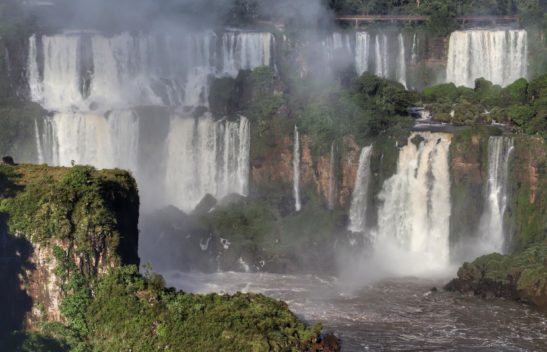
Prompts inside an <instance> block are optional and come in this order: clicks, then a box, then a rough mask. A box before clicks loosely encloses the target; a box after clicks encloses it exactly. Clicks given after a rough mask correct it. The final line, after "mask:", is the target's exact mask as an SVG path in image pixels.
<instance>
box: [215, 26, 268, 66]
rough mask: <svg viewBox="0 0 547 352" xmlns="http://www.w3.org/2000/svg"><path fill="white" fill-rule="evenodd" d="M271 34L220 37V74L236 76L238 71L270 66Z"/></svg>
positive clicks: (238, 33)
mask: <svg viewBox="0 0 547 352" xmlns="http://www.w3.org/2000/svg"><path fill="white" fill-rule="evenodd" d="M272 46H273V35H272V34H271V33H244V32H227V33H224V34H223V36H222V45H221V47H222V73H223V74H225V75H229V76H237V74H238V72H239V70H249V69H253V68H255V67H259V66H270V64H271V60H272V55H271V50H272Z"/></svg>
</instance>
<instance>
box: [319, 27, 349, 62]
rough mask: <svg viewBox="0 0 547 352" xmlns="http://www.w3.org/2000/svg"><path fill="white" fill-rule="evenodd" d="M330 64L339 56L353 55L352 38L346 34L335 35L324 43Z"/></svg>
mask: <svg viewBox="0 0 547 352" xmlns="http://www.w3.org/2000/svg"><path fill="white" fill-rule="evenodd" d="M322 45H323V48H324V50H325V53H326V56H327V60H328V62H333V61H334V60H335V59H336V57H337V55H351V54H352V53H353V45H352V43H351V39H350V36H349V35H348V34H345V33H337V32H336V33H333V34H332V35H331V36H329V37H327V38H326V39H325V40H323V41H322Z"/></svg>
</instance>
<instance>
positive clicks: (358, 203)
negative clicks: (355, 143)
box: [348, 146, 372, 233]
mask: <svg viewBox="0 0 547 352" xmlns="http://www.w3.org/2000/svg"><path fill="white" fill-rule="evenodd" d="M371 156H372V146H369V147H364V148H363V149H362V150H361V155H360V156H359V168H358V169H357V178H356V179H355V187H354V189H353V195H352V200H351V208H350V211H349V227H348V230H349V231H351V232H360V233H364V232H365V231H366V229H367V223H366V219H367V205H368V188H369V181H370V158H371Z"/></svg>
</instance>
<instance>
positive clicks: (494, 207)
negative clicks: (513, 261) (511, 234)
mask: <svg viewBox="0 0 547 352" xmlns="http://www.w3.org/2000/svg"><path fill="white" fill-rule="evenodd" d="M513 148H514V147H513V138H511V137H490V138H489V140H488V183H487V187H486V199H485V209H484V213H483V215H482V218H481V223H480V226H479V231H480V234H479V236H480V240H481V247H482V248H481V250H482V251H483V253H485V254H486V253H492V252H498V253H503V252H504V251H505V249H506V248H505V246H506V241H507V237H506V236H507V233H506V231H505V225H504V223H505V219H504V216H505V210H506V209H507V191H508V190H507V187H508V176H509V162H510V158H511V154H512V151H513Z"/></svg>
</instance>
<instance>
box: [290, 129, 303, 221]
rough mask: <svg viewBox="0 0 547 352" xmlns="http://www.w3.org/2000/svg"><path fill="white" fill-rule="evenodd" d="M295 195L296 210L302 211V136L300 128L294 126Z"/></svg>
mask: <svg viewBox="0 0 547 352" xmlns="http://www.w3.org/2000/svg"><path fill="white" fill-rule="evenodd" d="M292 166H293V193H294V209H295V210H296V211H300V209H302V203H301V201H300V134H299V133H298V127H296V126H294V148H293V161H292Z"/></svg>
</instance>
